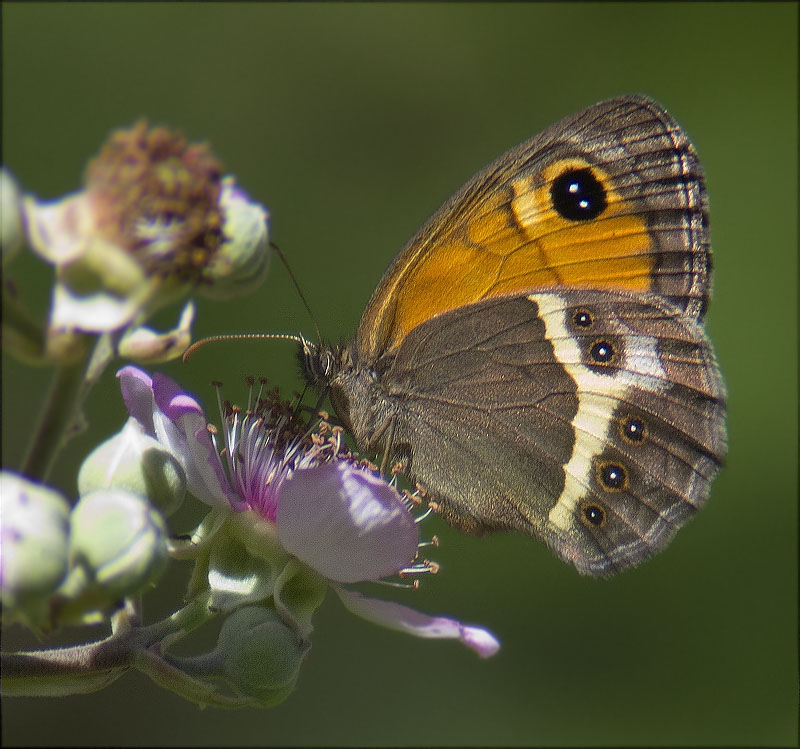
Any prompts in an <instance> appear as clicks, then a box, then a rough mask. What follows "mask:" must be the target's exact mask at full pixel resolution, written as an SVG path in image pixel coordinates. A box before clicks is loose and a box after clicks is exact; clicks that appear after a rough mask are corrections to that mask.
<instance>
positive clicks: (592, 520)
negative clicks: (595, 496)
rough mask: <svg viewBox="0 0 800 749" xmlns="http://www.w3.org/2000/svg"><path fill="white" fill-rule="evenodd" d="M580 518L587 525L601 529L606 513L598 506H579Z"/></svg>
mask: <svg viewBox="0 0 800 749" xmlns="http://www.w3.org/2000/svg"><path fill="white" fill-rule="evenodd" d="M581 518H582V520H583V522H584V523H585V524H587V525H593V526H595V528H602V527H603V526H604V525H605V522H606V511H605V510H604V509H603V508H602V507H600V505H596V504H590V503H587V504H584V505H582V506H581Z"/></svg>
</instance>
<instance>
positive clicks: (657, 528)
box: [362, 289, 726, 575]
mask: <svg viewBox="0 0 800 749" xmlns="http://www.w3.org/2000/svg"><path fill="white" fill-rule="evenodd" d="M384 363H385V364H386V365H387V366H388V369H386V370H385V371H384V372H383V374H382V376H381V379H380V388H381V392H382V393H383V394H384V395H382V396H381V397H382V398H385V400H384V402H383V403H381V404H379V405H378V407H379V408H380V409H381V410H382V411H383V413H384V414H385V415H386V414H388V415H390V418H391V419H393V420H394V433H393V438H392V445H393V451H394V453H395V454H396V455H398V456H400V457H401V458H403V459H404V460H405V463H406V471H407V474H408V475H409V476H410V478H411V479H412V480H416V481H418V482H419V483H420V484H421V485H422V486H423V488H425V489H426V491H427V492H428V495H429V498H430V499H431V500H432V501H433V502H435V503H436V505H438V509H439V511H440V512H441V514H442V515H443V516H444V518H445V519H446V520H448V521H449V522H450V523H452V524H453V525H455V526H457V527H459V528H461V529H463V530H466V531H469V532H477V533H480V532H484V531H492V530H504V529H509V530H517V531H521V532H524V533H528V534H530V535H533V536H536V537H538V538H540V539H542V540H543V541H545V542H546V543H547V544H548V545H549V546H550V547H551V548H552V549H553V550H554V551H555V552H556V553H557V554H558V555H559V556H560V557H562V558H563V559H565V560H567V561H569V562H571V563H573V564H574V565H575V566H576V567H577V569H578V570H579V571H580V572H582V573H588V574H596V575H606V574H611V573H613V572H617V571H619V570H621V569H623V568H625V567H627V566H629V565H632V564H636V563H638V562H640V561H642V560H644V559H645V558H647V557H649V556H651V555H652V554H654V553H655V552H657V551H658V550H660V549H661V548H663V547H664V546H665V545H666V544H667V543H668V541H669V540H670V538H671V537H672V535H673V534H674V532H675V531H676V530H677V529H678V528H679V527H680V526H681V525H682V524H683V523H684V522H685V521H686V520H687V519H688V518H689V517H690V516H691V515H692V514H693V513H694V511H695V510H696V509H698V508H699V507H700V506H701V505H702V504H703V503H704V501H705V500H706V498H707V497H708V494H709V488H710V483H711V480H712V479H713V477H714V475H715V474H716V473H717V471H718V469H719V467H720V465H721V463H722V461H723V459H724V456H725V452H726V430H725V389H724V385H723V383H722V379H721V377H720V373H719V370H718V368H717V364H716V361H715V358H714V354H713V352H712V349H711V346H710V343H709V341H708V340H707V338H706V336H705V333H704V332H703V330H702V328H701V327H700V325H699V324H698V323H697V322H696V321H695V320H693V319H692V318H691V317H689V316H687V315H686V314H685V313H684V312H682V311H681V310H680V309H678V308H677V307H675V306H674V305H672V304H671V303H669V302H667V301H666V300H664V299H662V298H660V297H658V296H655V295H652V294H636V293H630V292H604V291H595V290H571V289H557V290H551V291H546V292H537V293H533V294H530V295H523V296H517V297H512V298H500V299H494V300H487V301H484V302H480V303H477V304H473V305H470V306H468V307H464V308H461V309H456V310H452V311H450V312H447V313H445V314H442V315H440V316H439V317H437V318H434V319H432V320H430V321H428V322H426V323H423V324H421V325H419V326H417V327H415V328H414V329H413V330H412V331H411V332H410V333H409V334H408V335H407V336H406V337H405V339H404V340H403V342H402V344H401V346H400V348H399V349H398V351H397V353H396V356H393V357H392V358H391V359H388V360H387V361H386V362H384ZM375 402H376V401H375V399H374V398H373V403H375ZM365 437H366V435H362V441H364V442H369V441H370V440H369V439H368V438H366V439H365ZM443 445H446V449H445V448H443V447H442V446H443Z"/></svg>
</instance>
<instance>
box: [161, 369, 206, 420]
mask: <svg viewBox="0 0 800 749" xmlns="http://www.w3.org/2000/svg"><path fill="white" fill-rule="evenodd" d="M153 396H154V398H155V401H156V405H157V406H158V407H159V408H160V409H161V410H162V411H163V412H164V414H165V415H166V417H167V418H168V419H170V420H171V421H178V419H180V418H181V416H184V415H185V414H194V415H197V416H200V417H202V420H203V423H204V424H205V422H206V417H205V413H204V412H203V407H202V406H201V405H200V404H199V403H198V402H197V401H196V400H195V399H194V398H193V397H192V396H191V395H189V393H187V392H186V391H185V390H183V389H182V388H181V386H180V385H179V384H178V383H177V382H175V380H173V379H172V378H171V377H167V375H165V374H161V373H160V372H156V373H155V374H154V375H153Z"/></svg>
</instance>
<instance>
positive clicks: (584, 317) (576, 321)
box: [572, 309, 594, 330]
mask: <svg viewBox="0 0 800 749" xmlns="http://www.w3.org/2000/svg"><path fill="white" fill-rule="evenodd" d="M593 323H594V318H593V317H592V313H591V312H589V310H586V309H576V310H574V311H573V313H572V324H573V325H574V326H575V327H576V328H581V329H582V330H588V329H589V328H591V327H592V324H593Z"/></svg>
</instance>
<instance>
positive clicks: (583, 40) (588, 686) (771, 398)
mask: <svg viewBox="0 0 800 749" xmlns="http://www.w3.org/2000/svg"><path fill="white" fill-rule="evenodd" d="M2 23H3V29H2V45H3V49H2V66H3V70H2V106H3V112H2V149H3V161H4V163H5V164H6V165H7V166H8V167H9V168H10V169H11V170H12V172H13V173H14V174H15V175H16V177H17V178H18V179H19V181H20V182H21V184H22V185H23V187H24V188H25V189H26V190H28V191H30V192H33V193H35V194H36V195H38V196H39V197H41V198H55V197H57V196H61V195H63V194H65V193H67V192H69V191H71V190H73V189H76V188H77V187H78V186H79V184H80V180H81V177H82V171H83V168H84V165H85V163H86V161H87V159H88V158H89V157H91V156H92V155H94V154H95V153H96V152H97V150H98V149H99V147H100V144H101V143H102V141H103V140H104V138H105V137H106V135H107V134H108V132H109V131H110V130H112V129H114V128H117V127H120V126H123V125H128V124H130V123H132V122H134V121H135V120H136V119H137V118H139V117H141V116H146V117H147V118H149V119H150V121H152V122H154V123H164V124H168V125H171V126H174V127H178V128H180V129H182V130H183V131H184V133H185V134H186V135H187V136H188V137H189V138H190V139H191V140H207V141H209V142H210V143H211V144H212V146H213V148H214V150H215V152H216V153H217V154H218V155H219V156H220V158H221V159H222V160H223V161H224V163H225V167H226V171H227V172H228V173H232V174H235V175H236V177H237V180H238V182H239V183H240V184H241V185H242V186H243V187H244V188H245V189H247V190H248V191H249V193H250V195H251V196H252V197H253V198H254V199H256V200H258V201H260V202H262V203H263V204H265V205H266V206H268V207H269V210H270V211H271V214H272V223H271V228H272V237H273V238H274V240H275V241H276V242H278V244H279V245H280V246H281V247H282V249H283V251H284V252H285V253H286V255H287V256H288V257H289V260H290V262H291V264H292V266H293V268H294V271H295V273H296V275H297V276H298V278H299V280H300V283H301V285H302V288H303V291H304V293H305V294H306V296H307V298H308V299H309V301H310V303H311V306H312V308H313V310H314V312H315V315H316V317H317V319H318V320H319V322H320V326H321V328H322V331H323V334H324V335H325V336H327V337H330V338H331V339H333V340H338V339H339V338H346V337H347V336H349V335H350V334H352V332H353V331H354V330H355V326H356V324H357V322H358V318H359V315H360V312H361V310H362V308H363V305H364V304H365V302H366V301H367V299H368V297H369V295H370V293H371V291H372V288H373V286H374V285H375V283H376V282H377V281H378V279H379V278H380V275H381V273H382V272H383V270H384V268H385V267H386V265H387V264H388V263H389V262H390V260H391V259H392V257H393V256H394V254H395V252H396V251H397V250H398V249H399V248H400V247H401V246H402V244H403V243H404V242H405V241H406V240H407V238H408V237H409V236H411V234H412V233H413V232H414V231H415V230H416V229H417V228H418V226H419V225H420V224H421V223H422V221H423V220H424V219H425V218H426V217H427V216H428V215H429V214H430V213H431V212H433V211H434V210H435V209H436V208H437V207H438V205H439V204H440V203H441V202H442V201H443V200H444V199H445V198H447V197H448V195H449V194H450V193H452V192H453V191H454V190H455V189H456V188H458V187H459V186H460V184H461V183H462V182H463V181H465V180H466V179H467V178H468V177H469V176H470V175H471V174H472V173H473V172H475V171H476V170H477V169H478V168H480V167H481V166H483V165H484V164H485V163H486V162H488V161H490V160H491V159H493V158H494V157H495V156H497V155H498V154H500V153H501V152H502V151H504V150H505V149H506V148H508V147H510V146H512V145H514V144H516V143H518V142H519V141H521V140H524V139H525V138H527V137H528V136H530V135H532V134H533V133H535V132H537V131H538V130H540V129H542V128H544V127H546V126H547V125H549V124H550V123H551V122H554V121H555V120H557V119H559V118H560V117H562V116H564V115H566V114H569V113H571V112H574V111H576V110H578V109H581V108H583V107H585V106H587V105H589V104H592V103H593V102H595V101H598V100H600V99H603V98H605V97H608V96H613V95H617V94H622V93H629V92H642V93H647V94H650V95H651V96H653V97H655V98H657V99H658V100H660V101H661V102H662V103H664V104H665V105H666V106H667V107H668V108H669V109H670V111H671V112H672V113H673V114H674V115H675V117H676V118H677V119H678V121H679V122H681V123H682V125H683V126H684V127H685V128H686V130H687V131H688V133H689V134H690V136H691V137H692V139H693V140H694V142H695V144H696V146H697V149H698V151H699V153H700V156H701V159H702V161H703V163H704V165H705V168H706V171H707V178H708V187H709V192H710V196H711V222H712V239H713V246H714V250H715V261H716V276H715V293H714V299H713V303H712V305H711V309H710V314H709V318H708V328H709V330H710V333H711V336H712V338H713V340H714V343H715V346H716V350H717V353H718V356H719V360H720V362H721V366H722V369H723V372H724V374H725V376H726V379H727V383H728V387H729V391H730V421H729V429H730V454H729V460H728V466H727V468H725V469H724V470H723V472H722V473H721V474H720V476H719V478H718V479H717V480H716V482H715V484H714V487H713V493H712V497H711V500H710V502H709V504H708V506H707V507H706V508H705V509H704V511H703V512H701V513H700V514H699V515H698V516H697V518H696V519H695V520H693V521H692V522H691V523H690V524H689V525H688V526H687V527H686V528H685V529H684V530H683V531H682V532H681V533H680V534H679V536H678V537H677V538H676V540H675V541H674V543H673V544H672V546H671V547H670V548H669V550H668V551H667V552H666V553H664V554H662V555H660V556H659V557H657V558H656V559H654V560H652V561H650V562H649V563H647V564H645V565H644V566H642V567H640V568H638V569H636V570H634V571H631V572H627V573H625V574H623V575H621V576H619V577H618V578H614V579H612V580H610V581H598V580H592V579H585V578H581V577H579V576H578V575H577V574H576V573H575V572H574V571H573V570H572V569H571V568H569V567H567V566H566V565H564V564H563V563H561V562H560V561H558V560H556V559H555V558H554V557H553V556H552V555H551V554H550V553H549V552H548V551H547V550H546V549H544V548H543V547H541V546H540V545H538V544H536V543H533V542H531V541H529V540H526V539H523V538H519V537H514V536H497V537H493V538H488V539H482V540H478V539H474V538H471V537H463V536H461V535H459V534H457V533H455V532H453V531H451V530H450V529H448V528H447V527H446V526H445V525H444V524H443V523H441V522H440V521H439V520H438V519H434V520H432V521H428V522H427V523H426V524H425V527H424V531H425V533H426V534H427V535H431V534H433V533H437V534H439V535H440V536H441V539H442V545H441V548H440V549H438V550H437V551H436V553H435V554H434V555H432V556H433V557H434V558H435V559H437V560H438V561H439V562H440V563H441V565H442V572H441V574H439V575H438V576H437V577H436V578H433V579H429V580H426V581H425V583H424V584H423V586H422V589H421V590H420V591H419V592H416V593H410V592H403V591H393V590H391V589H389V588H385V589H381V590H378V591H377V592H378V593H380V594H381V595H384V596H386V597H395V598H397V599H398V600H402V601H404V602H407V603H411V604H413V605H414V606H416V607H418V608H420V609H424V610H426V611H429V612H432V613H434V612H438V613H447V614H450V615H453V616H456V617H458V618H460V619H462V620H464V621H469V622H475V623H480V624H482V625H485V626H487V627H489V628H491V629H492V630H493V631H494V632H495V633H496V634H497V636H498V637H499V638H500V639H501V640H502V643H503V649H502V650H501V652H500V654H499V655H498V656H496V657H495V658H494V659H492V660H490V661H486V662H484V661H480V660H479V659H478V658H476V657H475V656H474V654H473V653H471V652H469V651H467V650H465V649H464V648H462V647H460V646H459V645H458V644H455V643H451V642H434V641H421V640H416V639H414V638H411V637H407V636H404V635H401V634H398V633H394V632H389V631H387V630H382V629H380V628H377V627H374V626H371V625H369V624H367V623H366V622H363V621H361V620H360V619H357V618H355V617H353V616H352V615H350V614H348V613H347V612H346V611H345V610H344V609H343V608H342V606H341V605H340V604H339V603H338V601H336V600H334V598H329V600H327V601H326V602H325V604H324V606H323V607H322V609H321V610H320V611H319V612H318V614H317V617H316V620H315V623H316V631H315V637H314V646H313V650H312V654H311V657H310V659H309V661H308V662H307V663H306V664H305V666H304V668H303V672H302V674H301V677H300V681H299V686H298V689H297V691H296V692H295V694H294V695H293V696H292V697H291V698H290V699H289V700H288V701H287V702H286V703H285V704H283V705H282V706H280V707H278V708H276V709H274V710H270V711H258V710H246V711H244V712H237V713H229V712H223V711H219V710H214V709H209V710H205V711H200V710H198V709H197V708H196V707H195V706H194V705H193V704H191V703H188V702H185V701H183V700H182V699H180V698H178V697H176V696H174V695H173V694H171V693H168V692H165V691H163V690H161V689H160V688H158V687H156V686H155V685H153V684H152V683H150V682H149V681H148V680H147V679H145V678H144V677H142V676H140V675H139V674H136V673H131V674H128V675H126V676H124V677H123V678H122V679H120V680H119V681H117V682H116V683H115V684H114V685H113V686H111V687H110V688H108V689H106V690H105V691H102V692H99V693H96V694H92V695H86V696H76V697H70V698H65V699H38V700H35V699H7V700H4V703H3V711H2V717H3V726H2V740H3V743H4V744H6V745H9V744H27V745H47V744H61V745H65V744H71V745H101V746H108V745H113V746H121V745H136V744H139V745H142V744H156V745H158V744H176V745H187V744H192V745H220V744H222V745H248V744H258V745H272V744H274V745H315V744H333V745H420V744H423V745H442V746H446V745H567V746H584V745H614V746H626V745H651V746H658V745H717V746H719V745H726V746H732V745H738V746H742V745H761V746H764V745H771V746H776V745H780V746H784V745H796V744H797V719H798V716H797V709H798V708H797V697H798V655H797V634H798V630H797V601H796V596H797V474H798V457H797V412H798V403H797V353H798V351H797V349H798V329H797V311H798V306H797V300H798V296H797V289H798V281H797V260H798V235H797V222H798V183H797V178H798V153H797V112H798V89H797V83H798V81H797V62H798V60H797V56H798V55H797V52H798V42H797V28H798V6H797V4H794V3H700V2H698V3H642V4H639V3H583V2H573V3H532V4H504V3H498V4H490V3H486V4H473V3H470V4H434V5H425V4H417V3H410V4H324V5H321V4H305V3H301V4H296V5H295V4H258V3H252V4H251V3H233V2H231V3H191V2H189V3H178V4H172V3H142V4H139V3H36V2H25V3H4V4H3V7H2ZM12 270H14V271H15V272H17V271H18V272H19V273H20V275H21V276H22V277H23V278H24V281H25V283H26V284H28V288H29V291H28V292H27V293H29V294H30V295H31V299H37V298H39V299H42V300H44V299H46V295H47V289H48V284H49V281H50V278H49V274H48V272H47V270H46V269H45V268H43V267H42V266H40V265H38V264H36V263H35V262H33V261H29V260H26V259H21V260H18V261H17V263H16V265H15V266H13V267H12ZM37 295H39V296H38V297H37ZM176 315H177V310H176V309H171V310H167V311H165V312H164V313H163V314H162V315H160V317H159V318H158V320H157V322H160V323H161V324H162V326H163V327H168V326H170V325H171V324H172V323H173V321H174V319H175V317H176ZM247 331H272V332H284V331H286V332H297V331H303V332H304V333H306V334H308V335H312V334H313V325H312V323H311V321H310V320H309V318H308V315H307V314H306V312H305V310H304V309H303V307H302V305H301V303H300V301H299V300H298V297H297V293H296V291H295V290H294V289H293V288H292V286H291V285H290V283H289V281H288V278H287V275H286V272H285V271H284V269H283V268H282V267H281V266H280V264H279V263H277V262H274V264H273V269H272V273H271V275H270V277H269V278H268V280H267V282H266V283H265V284H264V286H263V287H262V288H261V289H260V290H259V291H258V292H256V293H254V294H252V295H251V296H249V297H245V298H242V299H239V300H237V301H235V302H234V303H226V304H219V303H213V302H203V301H201V302H200V307H199V314H198V320H197V324H196V334H197V336H198V337H199V336H204V335H210V334H213V333H220V332H247ZM293 357H294V351H293V349H292V348H291V347H290V346H288V345H286V344H281V343H250V344H219V345H218V346H217V348H208V349H206V350H204V351H201V352H199V353H198V354H197V355H196V357H195V358H194V359H193V360H192V361H191V362H190V363H189V364H188V365H182V364H180V363H175V364H171V365H168V366H164V367H162V369H163V370H164V371H167V372H168V373H170V374H172V375H173V376H175V377H177V378H179V379H180V380H181V382H182V383H184V384H185V385H186V386H187V387H188V388H189V389H191V390H193V391H194V392H195V393H196V394H197V395H198V396H200V397H201V398H202V399H204V400H205V401H206V403H208V404H211V403H212V402H213V391H212V389H211V388H210V386H209V382H210V380H212V379H217V380H222V381H223V382H225V384H226V395H227V396H228V397H230V398H232V399H236V398H241V397H243V394H244V388H243V386H242V387H240V383H242V378H243V375H245V374H256V375H260V374H265V375H268V376H269V377H270V378H271V380H272V381H273V382H275V383H277V384H279V385H280V386H281V387H282V388H283V389H286V390H287V391H288V390H291V389H293V388H296V387H298V380H297V373H296V371H295V366H294V358H293ZM2 374H3V393H2V394H3V403H2V406H3V410H2V421H3V425H2V426H3V435H2V436H3V443H2V446H3V465H4V466H7V467H12V468H13V467H14V466H16V465H18V464H19V461H20V458H21V455H22V451H23V449H24V446H25V443H26V441H27V438H28V436H29V434H30V431H31V428H32V420H33V419H34V418H35V415H36V413H37V412H38V411H37V409H38V406H39V404H40V403H41V401H42V398H43V397H44V393H45V392H46V388H47V383H48V380H49V372H48V371H47V370H44V369H42V370H39V369H33V370H31V369H29V368H26V367H23V366H21V365H19V364H17V363H15V362H14V361H12V360H9V359H8V358H7V357H5V356H4V358H3V373H2ZM88 414H89V417H90V420H91V423H92V431H91V432H90V433H89V434H88V435H84V436H83V437H81V438H80V439H77V440H75V441H74V442H73V443H72V444H71V446H70V448H69V449H68V450H67V451H66V452H65V453H64V455H63V460H62V461H61V462H60V463H59V465H58V468H57V471H56V473H55V475H54V483H56V484H57V485H58V486H60V487H61V488H62V489H63V490H64V491H65V492H66V493H67V494H68V495H69V496H73V497H74V494H75V475H76V469H77V466H78V465H79V463H80V460H81V459H82V457H83V456H84V455H85V454H86V453H87V452H88V450H89V449H90V448H91V447H92V446H93V445H94V444H96V443H97V442H98V441H99V440H100V439H102V438H104V437H105V436H107V435H109V434H111V433H112V432H113V431H116V430H117V429H118V428H119V426H120V425H121V423H122V422H123V419H124V410H123V406H122V403H121V401H120V398H119V396H118V391H117V388H116V384H115V381H114V378H113V377H112V376H111V375H110V374H109V376H108V377H107V381H106V382H104V383H103V384H102V385H101V386H100V387H99V388H98V389H97V390H96V391H95V392H94V394H93V396H92V399H91V401H90V403H89V409H88ZM180 573H181V570H178V572H177V573H173V574H175V575H176V577H175V580H176V582H175V585H176V586H178V585H179V583H180V579H181V577H180ZM373 592H374V591H373ZM164 605H165V604H163V603H161V602H160V601H155V602H154V603H153V604H152V606H151V608H150V609H149V610H148V611H149V613H151V614H153V615H157V614H159V613H161V614H162V615H163V614H164V613H167V611H168V609H164V608H163V606H164ZM148 611H146V613H148ZM22 641H23V639H21V637H20V634H19V633H18V632H15V631H14V630H9V631H8V632H4V644H5V646H6V647H10V646H12V645H13V644H15V643H17V642H22Z"/></svg>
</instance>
